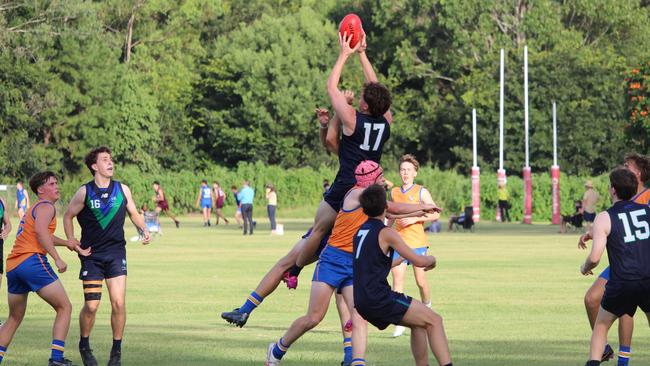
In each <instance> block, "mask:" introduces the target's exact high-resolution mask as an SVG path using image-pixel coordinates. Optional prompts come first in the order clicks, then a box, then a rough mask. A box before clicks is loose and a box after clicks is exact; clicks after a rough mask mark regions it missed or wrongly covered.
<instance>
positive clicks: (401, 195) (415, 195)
mask: <svg viewBox="0 0 650 366" xmlns="http://www.w3.org/2000/svg"><path fill="white" fill-rule="evenodd" d="M422 190H424V187H422V186H421V185H418V184H414V185H412V186H411V187H410V188H409V189H407V190H406V191H403V190H402V187H395V188H393V189H392V190H391V191H390V196H391V198H392V200H393V202H397V203H412V204H419V203H422ZM395 225H396V229H397V233H399V236H401V237H402V239H403V240H404V241H405V242H406V244H408V246H409V247H411V248H422V247H426V246H427V235H426V234H425V233H424V224H423V223H421V222H418V223H416V224H413V225H409V226H401V225H400V224H399V221H396V222H395Z"/></svg>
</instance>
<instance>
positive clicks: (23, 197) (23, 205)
mask: <svg viewBox="0 0 650 366" xmlns="http://www.w3.org/2000/svg"><path fill="white" fill-rule="evenodd" d="M29 206H30V205H29V193H28V192H27V191H25V187H24V186H23V181H22V180H19V181H18V182H16V211H18V220H22V219H23V216H25V212H27V209H28V208H29Z"/></svg>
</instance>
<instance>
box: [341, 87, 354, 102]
mask: <svg viewBox="0 0 650 366" xmlns="http://www.w3.org/2000/svg"><path fill="white" fill-rule="evenodd" d="M343 96H344V97H345V101H346V102H348V104H349V105H352V103H354V92H353V91H352V90H344V91H343Z"/></svg>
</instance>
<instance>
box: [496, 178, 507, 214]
mask: <svg viewBox="0 0 650 366" xmlns="http://www.w3.org/2000/svg"><path fill="white" fill-rule="evenodd" d="M497 198H498V199H499V211H500V212H501V222H506V221H508V222H510V213H509V212H508V210H509V209H510V202H508V200H509V199H510V194H508V188H507V187H506V184H505V183H502V182H499V186H498V189H497Z"/></svg>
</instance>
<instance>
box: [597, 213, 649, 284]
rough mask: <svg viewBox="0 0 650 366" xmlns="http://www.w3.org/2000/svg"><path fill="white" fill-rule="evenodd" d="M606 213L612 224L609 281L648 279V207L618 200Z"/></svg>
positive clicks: (609, 242)
mask: <svg viewBox="0 0 650 366" xmlns="http://www.w3.org/2000/svg"><path fill="white" fill-rule="evenodd" d="M607 213H608V214H609V218H610V221H611V229H610V232H609V235H608V236H607V256H608V257H609V266H610V270H611V275H610V276H611V277H610V280H611V281H638V280H646V279H650V207H649V206H648V205H645V204H639V203H636V202H634V201H618V202H616V203H615V204H614V205H612V207H610V208H609V209H607Z"/></svg>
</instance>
